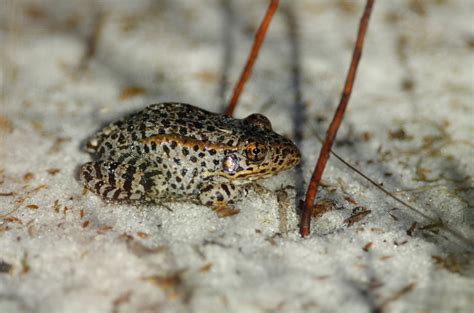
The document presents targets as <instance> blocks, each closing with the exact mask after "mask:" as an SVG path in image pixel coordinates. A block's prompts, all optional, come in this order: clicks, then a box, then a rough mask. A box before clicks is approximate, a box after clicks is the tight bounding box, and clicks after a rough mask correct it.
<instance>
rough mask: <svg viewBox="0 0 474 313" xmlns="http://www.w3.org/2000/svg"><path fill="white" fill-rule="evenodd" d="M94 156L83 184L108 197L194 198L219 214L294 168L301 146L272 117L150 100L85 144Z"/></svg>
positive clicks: (84, 169)
mask: <svg viewBox="0 0 474 313" xmlns="http://www.w3.org/2000/svg"><path fill="white" fill-rule="evenodd" d="M85 149H86V151H87V152H89V153H91V154H92V156H93V157H94V161H92V162H88V163H85V164H84V165H82V167H81V168H80V177H81V180H82V181H83V183H84V185H85V187H86V188H87V189H89V190H91V191H93V192H95V193H96V194H98V195H100V196H101V197H102V198H104V199H105V200H109V201H133V202H135V201H136V202H155V203H162V202H170V201H192V202H195V203H198V204H203V205H206V206H209V207H212V208H213V209H214V210H215V211H216V212H217V214H218V215H219V216H229V215H233V214H236V213H238V210H237V209H235V208H233V207H232V206H231V204H232V203H234V202H236V201H237V200H239V199H240V198H242V196H243V195H244V194H245V191H246V190H247V187H249V185H251V184H252V182H253V181H255V180H258V179H261V178H264V177H268V176H272V175H275V174H277V173H279V172H281V171H283V170H286V169H290V168H292V167H294V166H295V165H297V164H298V162H299V161H300V152H299V150H298V148H297V147H296V146H295V145H294V144H293V143H292V142H291V141H290V140H288V139H286V138H284V137H282V136H281V135H278V134H277V133H275V132H274V131H273V130H272V126H271V123H270V121H269V120H268V118H266V117H265V116H264V115H261V114H252V115H250V116H248V117H246V118H244V119H235V118H232V117H229V116H226V115H222V114H217V113H212V112H208V111H206V110H203V109H200V108H197V107H195V106H192V105H189V104H184V103H160V104H152V105H150V106H148V107H147V108H145V109H144V110H142V111H139V112H137V113H134V114H131V115H129V116H126V117H124V118H122V119H120V120H118V121H116V122H113V123H111V124H109V125H108V126H106V127H104V128H103V129H101V130H100V131H98V132H97V133H96V134H95V135H93V136H92V137H91V138H90V139H89V140H88V141H87V143H86V146H85Z"/></svg>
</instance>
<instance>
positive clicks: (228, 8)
mask: <svg viewBox="0 0 474 313" xmlns="http://www.w3.org/2000/svg"><path fill="white" fill-rule="evenodd" d="M221 10H222V27H221V29H222V33H221V36H222V42H223V43H224V51H223V54H222V64H221V70H220V72H221V75H220V80H219V85H218V90H217V96H218V98H219V101H220V110H219V111H220V112H224V111H225V109H226V107H227V92H228V90H229V71H230V68H231V65H232V62H233V60H234V46H235V42H234V37H233V36H232V29H233V27H234V25H235V14H234V10H233V8H232V3H231V0H221Z"/></svg>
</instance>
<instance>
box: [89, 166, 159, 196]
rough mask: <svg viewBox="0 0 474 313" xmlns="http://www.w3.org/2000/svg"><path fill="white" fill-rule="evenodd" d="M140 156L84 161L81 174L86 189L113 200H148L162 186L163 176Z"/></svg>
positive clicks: (156, 194)
mask: <svg viewBox="0 0 474 313" xmlns="http://www.w3.org/2000/svg"><path fill="white" fill-rule="evenodd" d="M153 168H155V167H153V166H152V164H149V162H147V161H146V160H143V159H131V160H127V162H124V163H118V162H115V161H95V162H88V163H86V164H84V165H83V166H82V167H81V169H80V177H81V180H82V181H83V183H84V185H85V186H86V188H87V189H89V190H91V191H93V192H95V193H96V194H98V195H100V196H101V197H102V198H104V199H105V200H112V201H150V196H152V197H159V193H160V191H161V190H163V186H165V185H164V184H166V182H165V181H164V176H163V175H161V173H159V172H157V171H153V170H152V169H153Z"/></svg>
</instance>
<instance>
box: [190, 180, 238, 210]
mask: <svg viewBox="0 0 474 313" xmlns="http://www.w3.org/2000/svg"><path fill="white" fill-rule="evenodd" d="M241 196H242V191H241V189H240V188H237V186H235V185H234V184H232V183H230V182H226V183H214V184H213V183H209V184H205V185H203V186H202V187H201V188H200V189H199V201H200V202H201V204H203V205H207V206H210V207H211V208H212V209H213V210H214V211H215V212H216V213H217V215H218V216H219V217H226V216H232V215H235V214H238V213H239V212H240V210H239V209H236V208H233V207H232V206H230V205H229V203H233V202H235V201H236V200H238V199H239V198H240V197H241Z"/></svg>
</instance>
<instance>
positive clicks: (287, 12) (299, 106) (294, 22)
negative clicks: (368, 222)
mask: <svg viewBox="0 0 474 313" xmlns="http://www.w3.org/2000/svg"><path fill="white" fill-rule="evenodd" d="M282 13H283V16H284V18H285V20H286V24H287V31H288V33H287V36H288V43H289V45H290V64H291V77H290V79H291V86H292V92H293V103H292V110H291V112H292V115H293V116H292V120H293V141H294V143H295V144H296V146H298V147H299V148H300V149H301V146H302V142H303V134H304V124H305V120H306V118H305V115H306V112H305V111H306V109H305V106H304V103H303V92H302V86H301V85H302V84H301V82H302V70H301V69H302V68H301V50H300V34H299V25H298V19H297V17H296V15H295V12H294V9H293V6H292V5H291V4H288V5H286V6H285V7H284V10H282ZM303 165H304V159H303V158H302V159H301V162H300V164H299V165H298V166H297V167H296V169H295V173H296V174H295V182H296V186H295V188H296V198H295V199H296V207H297V208H298V207H299V200H298V199H301V198H302V197H303V196H304V175H303V167H304V166H303Z"/></svg>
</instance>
